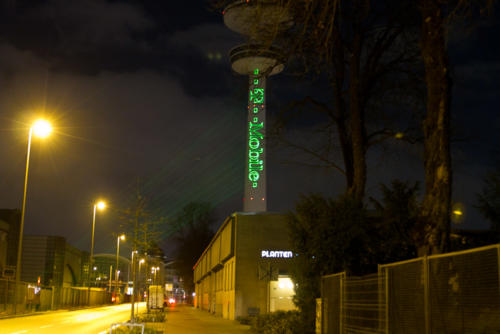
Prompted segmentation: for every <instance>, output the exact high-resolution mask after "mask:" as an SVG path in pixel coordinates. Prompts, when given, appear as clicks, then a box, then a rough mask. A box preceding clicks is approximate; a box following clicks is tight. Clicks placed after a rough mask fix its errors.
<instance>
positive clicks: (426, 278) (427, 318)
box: [423, 255, 431, 334]
mask: <svg viewBox="0 0 500 334" xmlns="http://www.w3.org/2000/svg"><path fill="white" fill-rule="evenodd" d="M423 269H424V317H425V333H426V334H430V307H431V305H430V300H429V259H428V258H427V255H424V268H423Z"/></svg>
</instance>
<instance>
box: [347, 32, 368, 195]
mask: <svg viewBox="0 0 500 334" xmlns="http://www.w3.org/2000/svg"><path fill="white" fill-rule="evenodd" d="M361 44H362V36H361V32H360V31H359V25H358V24H357V23H355V24H354V40H353V44H352V54H351V59H350V62H349V63H350V64H349V72H350V76H349V78H350V82H349V89H350V100H349V109H350V111H351V136H352V158H353V167H354V176H353V186H352V189H351V191H350V193H351V195H352V196H354V198H356V199H358V200H360V201H362V200H363V196H364V194H365V185H366V155H365V153H366V138H365V129H364V113H363V110H362V108H361V103H360V97H361V91H360V90H361V83H360V59H361Z"/></svg>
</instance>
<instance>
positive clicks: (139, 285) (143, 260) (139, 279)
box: [136, 259, 146, 314]
mask: <svg viewBox="0 0 500 334" xmlns="http://www.w3.org/2000/svg"><path fill="white" fill-rule="evenodd" d="M144 262H146V260H145V259H140V260H139V275H138V276H137V290H139V293H140V292H141V284H140V283H141V264H143V263H144ZM139 300H140V299H139ZM136 314H139V303H137V310H136Z"/></svg>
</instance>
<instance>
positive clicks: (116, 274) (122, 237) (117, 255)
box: [115, 234, 125, 298]
mask: <svg viewBox="0 0 500 334" xmlns="http://www.w3.org/2000/svg"><path fill="white" fill-rule="evenodd" d="M120 240H125V234H122V235H119V236H118V237H117V238H116V268H115V294H116V290H117V288H118V272H119V270H118V257H119V256H120ZM118 292H119V291H118ZM115 298H116V296H115Z"/></svg>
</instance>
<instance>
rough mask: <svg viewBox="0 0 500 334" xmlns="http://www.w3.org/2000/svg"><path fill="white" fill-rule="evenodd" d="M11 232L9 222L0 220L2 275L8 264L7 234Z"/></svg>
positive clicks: (0, 270)
mask: <svg viewBox="0 0 500 334" xmlns="http://www.w3.org/2000/svg"><path fill="white" fill-rule="evenodd" d="M8 233H9V224H8V223H6V222H5V221H3V220H0V277H2V276H3V272H4V269H5V267H6V265H7V236H8Z"/></svg>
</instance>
